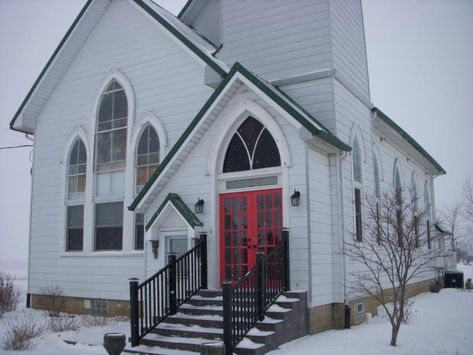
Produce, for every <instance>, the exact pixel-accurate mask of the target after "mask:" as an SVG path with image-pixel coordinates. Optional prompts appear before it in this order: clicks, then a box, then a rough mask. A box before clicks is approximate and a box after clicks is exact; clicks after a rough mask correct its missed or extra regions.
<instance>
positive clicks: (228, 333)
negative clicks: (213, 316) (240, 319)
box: [223, 281, 233, 354]
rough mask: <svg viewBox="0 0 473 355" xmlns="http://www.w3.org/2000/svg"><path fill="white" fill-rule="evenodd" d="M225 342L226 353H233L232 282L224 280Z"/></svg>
mask: <svg viewBox="0 0 473 355" xmlns="http://www.w3.org/2000/svg"><path fill="white" fill-rule="evenodd" d="M223 344H224V347H225V354H231V353H232V348H233V344H232V283H231V282H230V281H224V282H223Z"/></svg>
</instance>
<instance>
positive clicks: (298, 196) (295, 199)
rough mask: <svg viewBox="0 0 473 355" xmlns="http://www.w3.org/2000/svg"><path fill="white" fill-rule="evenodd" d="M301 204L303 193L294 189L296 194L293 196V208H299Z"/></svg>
mask: <svg viewBox="0 0 473 355" xmlns="http://www.w3.org/2000/svg"><path fill="white" fill-rule="evenodd" d="M300 203H301V193H300V192H299V191H297V190H296V189H294V193H293V194H292V196H291V206H299V205H300Z"/></svg>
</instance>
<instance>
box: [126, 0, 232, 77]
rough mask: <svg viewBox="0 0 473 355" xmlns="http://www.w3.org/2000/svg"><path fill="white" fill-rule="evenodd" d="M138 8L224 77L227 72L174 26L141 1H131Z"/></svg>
mask: <svg viewBox="0 0 473 355" xmlns="http://www.w3.org/2000/svg"><path fill="white" fill-rule="evenodd" d="M133 1H134V2H135V3H136V4H137V5H138V6H140V7H141V8H142V9H143V10H145V11H146V12H147V13H148V14H149V15H151V17H153V18H154V19H155V20H156V21H158V22H159V23H160V24H161V25H162V26H163V27H164V28H166V29H167V30H168V31H169V32H171V33H172V34H173V35H174V36H175V37H176V38H177V39H179V40H180V41H181V42H182V43H184V44H185V45H186V46H187V47H189V49H191V50H192V51H193V52H194V53H195V54H196V55H197V56H198V57H199V58H200V59H202V60H203V61H204V62H205V63H207V64H208V65H209V66H210V67H211V68H212V69H213V70H215V71H216V72H217V73H218V74H219V75H220V76H222V77H223V76H225V75H226V74H227V71H226V70H225V69H224V68H223V67H222V66H220V65H219V64H218V63H217V62H216V61H215V60H213V57H212V56H210V55H209V54H206V53H205V52H204V51H202V49H200V48H199V47H198V46H196V45H195V44H194V43H192V41H190V40H189V39H188V38H187V37H186V36H184V35H183V34H182V33H181V32H179V31H178V30H177V29H176V28H175V27H174V26H172V25H171V24H170V23H169V22H167V21H166V20H165V19H164V18H163V17H162V16H160V15H159V14H158V13H157V12H155V11H154V10H153V9H152V8H151V7H150V6H149V5H148V4H145V2H144V1H143V0H133Z"/></svg>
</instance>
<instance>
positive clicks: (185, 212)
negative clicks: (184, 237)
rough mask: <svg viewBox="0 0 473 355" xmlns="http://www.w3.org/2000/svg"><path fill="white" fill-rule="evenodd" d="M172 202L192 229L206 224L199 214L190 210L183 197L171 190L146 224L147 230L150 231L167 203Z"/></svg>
mask: <svg viewBox="0 0 473 355" xmlns="http://www.w3.org/2000/svg"><path fill="white" fill-rule="evenodd" d="M168 203H171V204H172V205H173V206H174V208H175V209H176V210H177V212H178V213H179V214H180V215H181V216H182V217H183V218H184V219H185V220H186V222H187V224H189V225H190V226H191V227H192V229H194V228H195V227H202V226H203V225H204V224H203V223H202V222H201V221H200V220H199V218H197V216H196V215H195V214H194V213H193V212H192V211H191V210H190V208H189V207H187V205H186V204H185V203H184V201H182V199H181V197H180V196H179V195H178V194H176V193H172V192H170V193H169V194H168V195H167V196H166V198H165V199H164V201H163V202H162V203H161V205H159V207H158V209H157V210H156V212H155V213H154V214H153V216H152V217H151V219H150V220H149V222H148V223H147V224H146V231H148V230H149V229H150V228H151V226H152V225H153V223H154V222H155V221H156V219H157V218H158V217H159V215H160V214H161V212H162V211H163V210H164V208H166V206H167V204H168Z"/></svg>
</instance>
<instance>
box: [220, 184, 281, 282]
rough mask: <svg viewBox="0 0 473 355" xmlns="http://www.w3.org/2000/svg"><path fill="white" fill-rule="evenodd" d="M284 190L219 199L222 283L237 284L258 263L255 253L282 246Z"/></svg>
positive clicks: (240, 194) (240, 193) (224, 196)
mask: <svg viewBox="0 0 473 355" xmlns="http://www.w3.org/2000/svg"><path fill="white" fill-rule="evenodd" d="M281 192H282V191H281V189H271V190H260V191H249V192H237V193H228V194H221V195H220V280H221V282H223V281H224V280H228V281H236V280H238V279H240V277H241V276H243V275H244V274H245V273H246V272H247V271H248V270H250V269H251V268H253V266H254V265H255V263H256V252H257V251H258V250H259V249H262V250H263V251H265V253H266V252H267V251H268V250H270V249H271V248H273V247H275V246H276V245H278V244H279V242H280V240H281V230H282V194H281Z"/></svg>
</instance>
